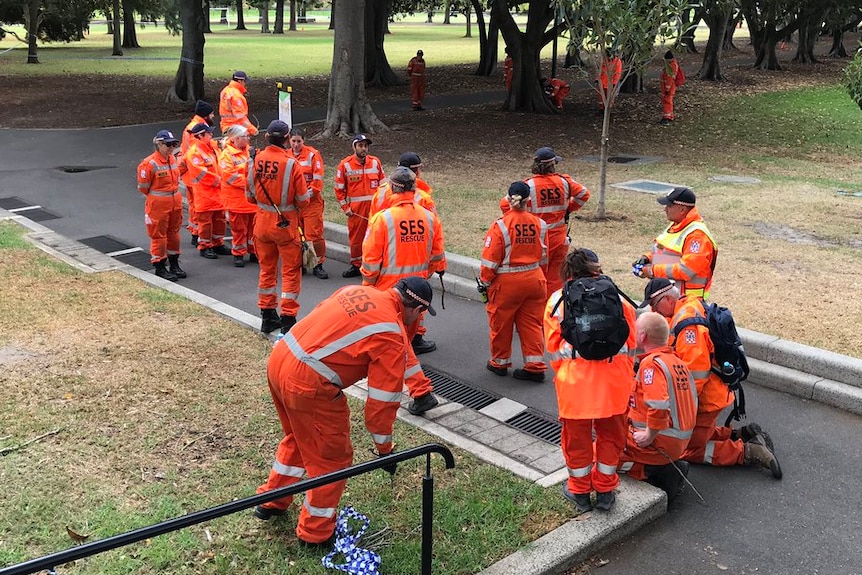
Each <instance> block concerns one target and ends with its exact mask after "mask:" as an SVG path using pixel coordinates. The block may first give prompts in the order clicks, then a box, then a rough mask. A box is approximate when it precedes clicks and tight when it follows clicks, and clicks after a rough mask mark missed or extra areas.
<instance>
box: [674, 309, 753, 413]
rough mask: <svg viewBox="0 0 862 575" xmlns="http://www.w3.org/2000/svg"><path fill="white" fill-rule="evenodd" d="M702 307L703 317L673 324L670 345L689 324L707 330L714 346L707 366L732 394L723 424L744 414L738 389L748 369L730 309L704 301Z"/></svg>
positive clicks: (741, 391) (743, 396)
mask: <svg viewBox="0 0 862 575" xmlns="http://www.w3.org/2000/svg"><path fill="white" fill-rule="evenodd" d="M703 309H704V311H705V312H706V317H690V318H687V319H684V320H682V321H681V322H679V323H678V324H677V325H676V326H674V328H673V336H674V345H675V344H676V338H678V337H679V334H680V333H682V331H683V330H684V329H685V328H687V327H689V326H692V325H704V326H706V327H707V329H708V330H709V339H711V340H712V345H713V347H714V348H715V351H714V353H713V357H712V358H711V359H712V366H711V368H710V369H711V370H712V372H713V373H715V374H716V375H718V376H719V377H720V378H721V381H723V382H724V383H726V384H727V387H729V388H730V389H731V391H733V392H734V395H735V401H734V406H733V411H732V412H731V414H730V416H729V417H728V418H727V423H725V425H727V424H728V423H730V420H731V419H736V420H737V421H739V419H740V417H745V392H744V391H743V389H742V382H743V381H745V380H746V379H747V378H748V374H749V372H750V371H751V370H750V369H749V367H748V359H747V358H746V357H745V350H744V349H743V347H742V339H740V337H739V333H738V332H737V331H736V324H735V323H734V321H733V314H731V313H730V310H729V309H727V308H726V307H722V306H720V305H718V304H715V303H706V302H704V303H703Z"/></svg>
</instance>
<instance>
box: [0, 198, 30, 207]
mask: <svg viewBox="0 0 862 575" xmlns="http://www.w3.org/2000/svg"><path fill="white" fill-rule="evenodd" d="M32 205H33V204H32V203H30V202H25V201H24V200H22V199H21V198H18V197H16V196H12V197H9V198H0V208H3V209H4V210H17V209H18V208H26V207H27V206H32Z"/></svg>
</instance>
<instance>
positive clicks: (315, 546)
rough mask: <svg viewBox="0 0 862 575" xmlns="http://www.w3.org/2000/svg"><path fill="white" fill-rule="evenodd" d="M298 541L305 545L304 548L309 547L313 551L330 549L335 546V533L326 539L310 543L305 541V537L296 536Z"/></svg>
mask: <svg viewBox="0 0 862 575" xmlns="http://www.w3.org/2000/svg"><path fill="white" fill-rule="evenodd" d="M296 540H297V541H299V544H300V545H302V546H303V547H305V548H306V549H311V550H313V551H317V552H322V551H325V550H329V549H332V548H333V547H334V546H335V533H333V534H332V535H330V536H329V539H327V540H326V541H319V542H317V543H312V542H310V541H306V540H305V539H300V538H299V537H297V538H296Z"/></svg>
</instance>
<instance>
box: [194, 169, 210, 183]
mask: <svg viewBox="0 0 862 575" xmlns="http://www.w3.org/2000/svg"><path fill="white" fill-rule="evenodd" d="M206 175H207V173H206V170H201V173H200V174H198V177H196V178H192V183H193V184H198V183H200V181H201V180H202V179H204V176H206Z"/></svg>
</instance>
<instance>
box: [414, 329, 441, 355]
mask: <svg viewBox="0 0 862 575" xmlns="http://www.w3.org/2000/svg"><path fill="white" fill-rule="evenodd" d="M411 344H412V345H413V353H415V354H416V355H420V354H423V353H431V352H432V351H434V350H435V349H437V344H436V343H434V342H433V341H431V340H429V339H424V338H423V337H422V336H421V335H419V334H418V333H417V334H416V335H414V336H413V341H412V342H411Z"/></svg>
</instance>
